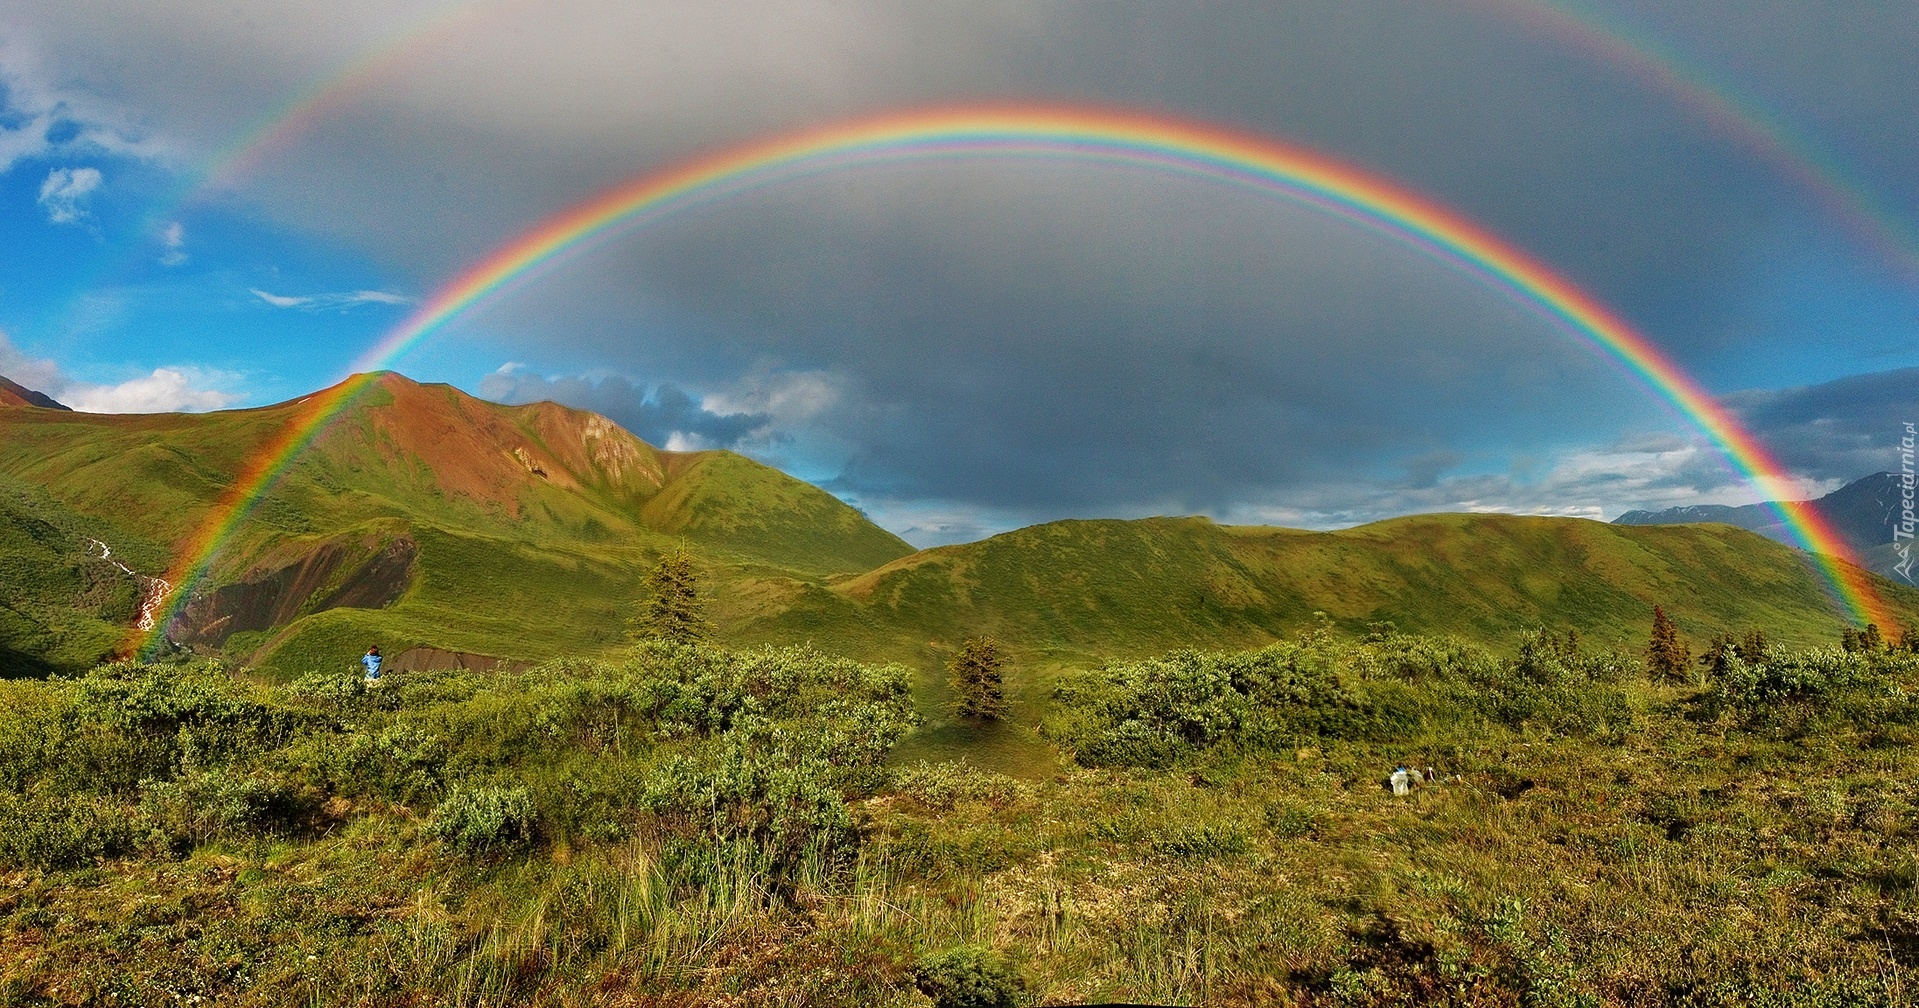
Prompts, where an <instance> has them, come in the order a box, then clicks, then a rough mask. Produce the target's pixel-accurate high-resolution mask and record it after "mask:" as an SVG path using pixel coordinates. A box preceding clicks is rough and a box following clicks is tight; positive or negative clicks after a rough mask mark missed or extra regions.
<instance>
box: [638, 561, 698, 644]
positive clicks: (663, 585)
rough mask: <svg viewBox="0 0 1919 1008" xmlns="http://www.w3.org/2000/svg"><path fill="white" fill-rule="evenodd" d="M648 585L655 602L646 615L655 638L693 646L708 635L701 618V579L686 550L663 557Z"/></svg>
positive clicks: (649, 578) (649, 577)
mask: <svg viewBox="0 0 1919 1008" xmlns="http://www.w3.org/2000/svg"><path fill="white" fill-rule="evenodd" d="M647 583H648V586H649V587H651V588H652V589H653V602H652V605H651V606H650V607H649V608H648V609H647V612H646V626H647V630H648V631H649V632H650V633H651V635H652V636H654V637H658V638H660V639H661V640H669V641H673V642H674V643H676V644H691V643H694V642H695V641H699V640H701V639H703V638H704V637H705V636H706V630H707V627H706V620H705V619H703V618H701V616H700V594H699V576H698V575H697V574H696V573H695V572H694V570H693V558H692V557H690V556H688V555H687V554H686V551H685V550H680V551H679V552H676V553H670V554H668V555H666V556H662V557H660V564H659V566H657V567H655V568H653V573H652V574H651V575H649V576H648V577H647Z"/></svg>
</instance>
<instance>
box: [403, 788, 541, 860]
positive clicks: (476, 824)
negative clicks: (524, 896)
mask: <svg viewBox="0 0 1919 1008" xmlns="http://www.w3.org/2000/svg"><path fill="white" fill-rule="evenodd" d="M533 826H534V811H533V797H532V795H530V794H528V793H527V790H526V788H523V787H511V788H507V787H492V786H488V787H475V788H454V789H453V793H452V794H450V795H448V796H447V797H446V800H445V801H443V802H441V803H440V804H439V806H438V807H436V808H434V810H433V818H432V820H431V821H430V822H429V823H428V824H427V830H426V831H427V835H429V836H431V837H434V838H435V839H437V840H439V841H440V842H442V843H444V844H446V845H447V846H448V847H451V848H453V849H454V850H456V851H458V852H460V853H461V854H465V855H468V856H478V855H483V854H491V853H495V852H498V851H503V850H509V849H511V848H514V847H518V846H520V845H522V844H526V843H530V842H532V840H533Z"/></svg>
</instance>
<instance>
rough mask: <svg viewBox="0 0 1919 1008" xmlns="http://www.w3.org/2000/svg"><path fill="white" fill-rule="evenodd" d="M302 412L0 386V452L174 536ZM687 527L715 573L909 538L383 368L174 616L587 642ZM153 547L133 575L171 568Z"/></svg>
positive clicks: (820, 566) (614, 636) (502, 645)
mask: <svg viewBox="0 0 1919 1008" xmlns="http://www.w3.org/2000/svg"><path fill="white" fill-rule="evenodd" d="M301 415H302V410H301V409H300V404H299V403H298V402H294V403H283V404H280V405H276V406H269V407H264V408H260V409H253V410H236V411H229V412H222V413H213V414H205V415H193V416H189V415H181V414H166V415H155V416H102V415H95V414H84V413H71V412H58V411H54V410H50V409H35V408H26V407H12V408H0V473H5V474H7V475H8V477H9V478H10V479H13V480H16V481H18V482H20V483H21V484H22V485H24V486H30V487H37V488H39V489H40V490H41V491H42V493H43V495H44V496H45V497H46V498H47V500H48V501H49V502H51V504H52V505H53V506H56V507H58V508H59V509H61V510H62V512H63V513H67V514H71V515H74V516H78V518H77V519H76V520H83V521H105V520H107V519H108V518H112V519H114V520H116V521H118V522H119V523H120V526H121V534H122V535H124V536H128V537H131V538H133V539H138V540H139V541H141V542H152V543H161V544H166V546H167V550H165V551H162V552H163V553H165V552H168V551H173V552H177V551H180V550H183V549H184V548H185V547H186V545H187V544H188V543H189V542H190V541H191V540H192V538H193V536H194V534H195V532H196V531H197V530H198V529H199V528H200V527H201V526H202V525H203V524H204V523H205V522H206V521H207V519H208V517H209V515H210V514H212V513H213V507H214V505H215V504H216V503H217V502H218V501H220V499H221V497H222V495H223V494H224V493H226V492H227V491H228V489H229V488H230V487H231V486H232V485H233V484H234V483H235V481H236V480H237V479H238V478H239V477H240V475H241V474H242V473H244V472H245V471H246V469H247V466H248V465H249V464H252V463H254V462H255V461H257V460H258V459H259V458H260V457H261V455H262V454H264V453H266V452H268V451H269V450H270V447H271V446H272V445H273V444H274V443H275V442H276V438H277V437H278V436H279V435H280V434H281V432H282V431H283V430H284V429H285V428H286V427H287V426H288V425H289V424H294V423H297V422H298V421H299V418H300V417H301ZM0 521H5V522H7V523H8V524H9V525H10V526H12V527H14V531H13V532H12V533H10V534H11V535H13V536H14V537H15V538H19V537H20V536H21V535H23V534H24V533H22V532H20V531H19V529H20V528H23V527H24V524H23V522H22V521H20V520H16V519H13V518H11V517H6V516H0ZM689 544H690V545H691V547H692V548H693V549H694V550H695V551H696V552H698V553H699V554H700V556H701V557H702V558H703V559H704V560H705V562H706V567H707V569H708V570H709V572H710V576H711V577H712V580H713V583H714V587H715V589H716V590H719V589H721V588H722V587H723V586H724V585H725V584H727V583H729V582H730V581H733V580H736V579H740V578H745V577H763V576H765V575H767V574H774V575H777V576H779V577H783V578H801V579H819V578H824V577H827V576H830V575H834V574H852V573H857V572H860V571H864V570H867V569H870V568H872V567H874V566H875V565H877V564H880V563H884V562H886V561H888V560H891V559H894V558H897V557H899V556H903V555H905V554H908V553H910V552H911V547H909V546H907V545H906V544H905V543H903V542H901V541H900V540H899V539H898V538H896V537H894V536H893V535H891V534H890V533H887V532H886V531H884V530H883V529H880V528H879V527H877V526H875V525H873V524H871V523H870V522H867V521H866V520H865V519H864V518H863V517H862V516H860V514H859V513H858V512H857V511H855V510H853V509H852V508H850V507H847V506H846V505H845V504H842V503H841V502H839V501H838V500H836V499H835V498H833V497H832V496H831V495H829V494H827V493H825V492H824V491H821V490H819V489H817V488H815V487H812V486H810V485H808V484H805V483H802V482H800V481H798V480H795V479H792V478H791V477H788V476H786V475H784V474H782V473H780V472H778V471H777V470H774V469H771V468H768V467H766V466H762V465H759V464H757V463H753V462H751V461H748V460H746V459H744V458H741V457H739V456H737V455H733V454H731V453H727V452H688V453H676V452H664V451H659V450H656V449H654V448H653V447H652V446H650V445H647V444H646V443H644V442H642V441H640V440H639V439H637V438H634V437H633V436H632V435H630V434H628V433H627V432H625V431H624V430H621V429H620V428H618V427H617V426H615V425H613V424H612V423H611V422H609V421H607V420H606V419H605V418H603V417H599V416H596V415H593V414H590V413H584V412H580V411H577V410H570V409H566V408H564V407H560V406H557V405H555V404H552V403H538V404H534V405H530V406H514V407H509V406H500V405H496V404H493V403H487V402H483V401H480V400H477V399H473V398H471V397H469V396H466V395H464V394H463V393H460V392H459V391H458V390H456V389H453V388H451V387H448V386H432V385H419V384H416V383H414V382H412V381H409V380H407V379H405V378H402V377H400V376H398V375H384V376H382V377H381V379H380V380H379V381H378V382H377V383H376V384H375V385H373V386H372V387H371V388H370V389H369V390H368V391H367V392H365V393H364V394H362V395H361V396H360V397H359V398H358V399H357V400H356V401H354V402H353V403H352V404H351V405H349V406H348V407H347V408H346V409H344V410H342V411H341V412H340V413H339V415H338V416H336V417H335V418H334V419H333V421H332V422H331V423H330V424H329V425H328V426H327V427H326V428H325V429H324V430H323V431H322V432H321V433H320V434H319V436H317V437H316V438H314V439H313V441H312V442H311V443H310V444H309V445H308V446H307V447H306V448H305V449H304V450H303V451H301V452H300V453H299V454H298V455H297V456H296V457H295V458H294V459H293V460H292V461H291V463H290V464H289V465H288V466H287V467H286V468H285V471H284V472H283V473H282V475H281V476H280V477H279V478H278V479H277V480H276V481H275V482H274V483H272V484H271V485H270V486H269V488H268V490H267V492H266V493H265V494H264V495H263V496H262V497H261V498H260V499H259V500H258V501H257V502H256V503H255V504H254V505H253V507H252V508H251V509H250V511H249V512H248V514H247V515H246V517H245V519H244V520H242V521H241V522H240V523H239V524H238V525H237V526H236V529H235V532H234V534H233V535H232V536H231V537H230V538H229V539H228V540H227V541H226V542H225V543H224V544H223V546H222V548H221V549H220V550H219V551H218V552H217V553H216V554H215V557H214V562H213V565H212V568H211V575H210V577H208V578H207V579H206V580H205V581H204V582H203V583H202V584H200V585H197V586H196V588H195V592H194V595H193V598H192V600H191V601H189V603H188V604H187V605H186V606H185V607H184V609H183V612H182V614H181V617H180V618H179V619H178V620H176V621H175V623H174V624H173V625H172V626H170V627H169V636H171V637H172V638H173V639H175V640H177V641H183V642H187V643H191V644H192V645H193V646H195V647H196V648H197V649H200V650H214V651H220V652H222V653H224V654H225V655H226V656H227V657H229V658H232V659H235V660H240V661H247V662H256V663H258V664H260V665H262V666H264V667H266V668H267V669H269V670H272V671H277V672H281V673H295V672H299V671H304V670H306V669H307V668H310V667H312V665H314V664H316V663H325V662H329V661H333V660H337V659H338V658H339V656H340V655H342V654H347V655H350V654H357V653H358V652H359V651H360V650H361V649H363V648H364V647H365V646H366V643H368V642H371V641H378V642H381V643H382V644H383V645H384V646H385V647H386V648H387V649H388V651H389V653H396V652H399V651H403V650H405V649H407V648H409V647H412V646H415V645H431V646H433V647H436V648H439V649H444V650H448V651H455V652H470V653H475V654H482V655H492V656H503V657H509V658H517V659H534V660H537V659H542V658H546V657H551V656H554V655H558V654H565V653H576V652H579V651H588V650H594V649H596V648H599V647H602V646H604V645H607V644H610V643H615V642H617V641H620V640H623V639H624V638H625V637H626V636H627V635H628V633H629V628H628V626H627V620H628V618H629V617H630V615H631V613H632V612H633V611H634V608H635V604H636V601H637V600H638V598H639V596H640V594H641V581H642V577H643V574H644V572H645V571H646V570H648V569H649V568H650V567H651V566H652V564H653V563H654V562H655V560H656V559H657V557H658V556H659V555H660V554H661V553H662V552H665V551H668V550H672V549H677V548H681V547H682V546H686V545H689ZM62 549H64V552H63V553H62V554H61V555H62V556H64V557H67V558H68V559H69V560H72V559H75V556H74V553H73V549H74V547H73V546H72V544H71V543H69V544H67V545H66V546H64V547H62ZM382 557H384V560H382V559H381V558H382ZM154 564H155V568H156V569H154V570H148V571H145V573H155V574H157V573H159V569H158V568H162V567H164V566H166V565H165V564H163V563H160V562H159V559H158V558H155V560H154ZM356 603H357V604H356ZM102 653H104V652H102ZM96 657H97V655H96Z"/></svg>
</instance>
